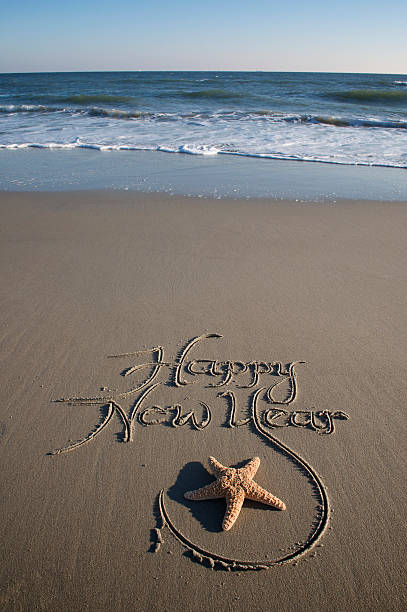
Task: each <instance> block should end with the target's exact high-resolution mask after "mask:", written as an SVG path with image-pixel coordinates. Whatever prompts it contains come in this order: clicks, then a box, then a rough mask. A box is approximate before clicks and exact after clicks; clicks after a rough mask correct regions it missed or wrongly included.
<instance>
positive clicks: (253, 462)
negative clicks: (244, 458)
mask: <svg viewBox="0 0 407 612" xmlns="http://www.w3.org/2000/svg"><path fill="white" fill-rule="evenodd" d="M259 465H260V459H259V457H253V459H250V461H249V462H248V463H247V464H246V465H244V466H243V467H242V468H239V469H238V472H239V475H240V476H241V477H242V478H245V479H246V478H247V479H248V480H251V479H252V478H253V477H254V475H255V473H256V472H257V470H258V469H259Z"/></svg>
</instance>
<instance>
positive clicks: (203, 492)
mask: <svg viewBox="0 0 407 612" xmlns="http://www.w3.org/2000/svg"><path fill="white" fill-rule="evenodd" d="M259 465H260V459H259V457H253V459H250V460H249V461H248V463H247V464H246V465H245V466H244V467H241V468H238V469H236V468H231V467H225V466H224V465H222V464H221V463H219V461H217V460H216V459H215V458H214V457H209V466H210V468H211V471H212V472H213V474H214V476H216V480H215V482H211V483H210V484H208V485H207V486H206V487H202V488H201V489H196V490H195V491H188V492H187V493H185V494H184V497H185V498H186V499H192V500H196V501H199V500H202V499H219V498H220V497H225V498H226V512H225V516H224V518H223V523H222V529H224V530H225V531H228V530H229V529H231V527H233V525H234V524H235V522H236V519H237V517H238V516H239V513H240V510H241V508H242V505H243V502H244V499H245V497H246V498H247V499H250V500H253V501H258V502H261V503H262V504H267V505H268V506H274V508H278V509H279V510H285V504H284V502H282V501H281V500H280V499H278V497H274V495H272V494H271V493H269V492H268V491H266V490H265V489H263V488H262V487H260V486H259V485H258V484H257V483H256V482H254V480H253V477H254V475H255V473H256V472H257V470H258V467H259Z"/></svg>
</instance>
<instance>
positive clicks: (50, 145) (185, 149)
mask: <svg viewBox="0 0 407 612" xmlns="http://www.w3.org/2000/svg"><path fill="white" fill-rule="evenodd" d="M30 148H31V149H62V150H63V149H66V150H71V149H91V150H95V151H101V152H105V151H111V152H115V151H116V152H119V151H159V152H163V153H178V154H188V155H211V156H212V155H236V156H240V157H253V158H260V159H275V160H281V161H298V162H313V163H324V164H334V165H341V166H366V167H381V168H399V169H407V164H405V163H391V162H388V163H387V162H383V161H374V162H369V161H365V160H360V159H355V160H338V159H334V158H331V159H327V158H324V157H320V156H318V155H312V154H310V155H296V154H288V153H287V154H284V153H279V152H275V153H271V152H270V153H254V152H247V151H238V150H224V149H221V148H220V147H216V146H212V145H199V144H183V145H177V146H173V147H169V146H137V145H126V144H120V145H119V144H117V145H108V144H97V143H92V142H83V141H81V140H80V139H76V140H75V141H74V142H71V143H57V142H47V143H35V142H25V143H19V144H17V143H15V144H7V145H5V144H0V149H9V150H17V149H30Z"/></svg>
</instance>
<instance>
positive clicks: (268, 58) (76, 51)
mask: <svg viewBox="0 0 407 612" xmlns="http://www.w3.org/2000/svg"><path fill="white" fill-rule="evenodd" d="M406 22H407V0H390V1H389V2H383V1H380V2H379V0H370V1H367V0H343V1H342V2H338V1H337V2H335V0H333V1H332V0H331V1H329V0H309V1H307V0H286V1H285V2H284V1H283V0H278V1H275V0H254V2H253V3H249V2H248V0H143V1H140V0H117V1H116V2H115V1H114V0H98V1H95V0H66V1H65V0H64V1H62V0H18V1H17V0H16V1H15V2H12V1H5V2H3V3H2V7H1V10H0V72H36V71H56V70H211V69H213V70H258V69H260V70H294V71H295V70H298V71H336V72H387V73H401V74H404V73H406V71H407V42H406V41H407V34H406Z"/></svg>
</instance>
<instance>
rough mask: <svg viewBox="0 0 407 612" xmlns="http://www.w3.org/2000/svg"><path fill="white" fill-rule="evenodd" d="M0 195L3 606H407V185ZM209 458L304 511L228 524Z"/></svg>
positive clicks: (247, 507) (250, 514)
mask: <svg viewBox="0 0 407 612" xmlns="http://www.w3.org/2000/svg"><path fill="white" fill-rule="evenodd" d="M0 207H1V218H2V224H1V245H0V248H1V267H2V285H1V303H2V321H1V381H2V389H3V393H2V397H3V401H2V404H1V417H0V420H1V423H0V432H1V439H0V453H1V460H2V463H1V465H2V471H1V491H2V493H1V509H2V521H1V531H2V535H1V542H2V547H1V550H2V573H1V594H0V604H1V608H2V609H4V610H37V609H38V610H47V611H48V610H67V611H81V612H84V611H86V610H89V611H94V610H157V611H164V610H191V611H192V610H213V609H216V610H219V611H223V610H224V611H226V610H238V611H240V610H242V611H243V610H244V611H252V610H253V611H254V610H260V609H263V610H279V611H291V610H301V611H303V610H304V611H305V610H307V611H308V610H309V611H313V612H314V611H315V610H332V611H333V610H335V611H344V610H386V611H387V610H404V609H405V608H406V603H407V602H406V592H405V570H406V563H405V549H406V531H405V528H406V486H405V473H406V443H405V440H406V419H405V410H406V408H405V404H406V398H407V384H406V365H407V356H406V344H407V343H406V335H405V329H406V296H407V282H406V281H407V240H406V227H407V206H406V204H405V203H375V202H348V201H343V202H338V203H336V204H335V205H330V204H301V203H292V202H277V201H269V200H259V201H257V200H250V201H243V200H241V201H228V200H222V201H212V200H204V199H187V198H181V197H179V198H178V197H172V198H169V197H165V196H155V195H143V194H137V193H127V194H123V193H114V192H82V193H49V194H38V193H25V194H23V193H21V194H17V193H9V194H6V193H3V194H1V197H0ZM215 333H216V334H219V335H222V337H221V338H220V337H210V338H208V337H206V338H202V339H201V340H200V341H199V342H196V343H195V344H194V345H193V346H191V348H190V350H189V352H188V353H187V354H186V355H185V360H184V362H183V365H182V364H181V365H179V367H178V370H177V369H176V368H174V364H177V363H179V362H180V358H181V356H182V353H183V352H185V348H186V347H187V345H188V343H189V342H191V341H192V340H193V339H194V338H196V337H198V336H201V335H205V334H215ZM158 347H161V350H159V349H158ZM152 348H156V349H157V350H156V351H151V350H150V351H149V350H148V349H152ZM141 349H142V350H145V351H146V352H145V353H141V354H136V355H127V356H123V357H115V358H109V357H108V356H109V355H118V354H122V355H123V354H125V353H135V352H136V351H138V350H141ZM199 360H201V361H199ZM202 360H203V361H202ZM158 361H160V363H161V364H162V365H158V366H154V365H150V366H148V365H146V366H145V367H144V368H139V369H136V370H134V371H132V370H131V369H129V368H132V367H133V366H136V365H142V364H144V363H149V362H150V363H151V362H153V363H157V362H158ZM295 361H305V363H299V364H297V365H295V366H293V367H292V368H291V370H290V368H289V367H288V369H287V370H285V369H284V367H286V368H287V366H286V364H290V363H292V362H295ZM228 362H230V363H229V365H228ZM253 362H257V365H256V363H253ZM277 363H281V364H282V366H281V369H280V374H278V372H279V369H278V368H279V366H278V365H276V364H277ZM211 368H212V369H211ZM232 369H233V371H234V373H233V374H232V375H231V379H230V380H227V377H228V371H229V370H232ZM256 369H257V370H259V376H258V379H257V377H256V373H255V372H256ZM188 370H189V371H188ZM194 370H195V371H197V370H202V371H205V372H206V374H205V373H204V374H196V375H192V374H191V373H190V372H191V371H194ZM285 371H286V372H287V373H286V374H284V372H285ZM290 372H291V375H290ZM124 373H127V376H123V375H121V374H124ZM211 373H212V375H211ZM229 378H230V376H229ZM149 379H150V380H149ZM222 381H225V382H226V384H225V385H223V386H219V387H213V386H212V387H211V386H210V385H211V384H212V385H213V384H218V385H221V383H222ZM143 382H144V383H147V384H145V385H144V386H143ZM183 382H186V383H194V384H182V383H183ZM276 382H280V384H279V385H278V387H274V388H273V389H272V390H271V391H270V394H269V395H270V398H269V400H267V397H266V395H265V392H266V389H267V388H269V387H270V386H271V385H273V384H275V383H276ZM155 385H156V386H155ZM249 385H252V386H251V387H250V386H249ZM295 385H296V387H295ZM137 387H140V389H137ZM247 387H248V388H247ZM225 392H226V395H223V396H221V395H219V394H220V393H225ZM143 394H144V396H143ZM92 397H93V398H95V397H96V398H99V397H100V398H101V399H99V400H98V399H95V400H88V401H87V402H86V401H85V400H82V402H81V401H78V400H75V399H73V400H72V401H71V402H56V401H55V400H58V399H61V398H92ZM103 398H104V399H103ZM270 399H271V400H272V402H274V403H271V401H270ZM138 400H139V402H138V404H137V401H138ZM253 402H255V403H256V405H255V408H253ZM233 403H234V405H235V413H234V416H233V415H232V407H233ZM135 404H136V406H135ZM177 406H178V408H177ZM136 409H137V410H136ZM132 410H133V415H134V419H133V421H132V422H131V423H130V416H131V414H132ZM191 411H193V416H194V418H195V421H194V420H193V417H192V416H191V417H190V418H189V419H188V420H187V419H186V418H185V417H187V416H188V414H189V413H190V412H191ZM279 411H280V412H279ZM321 411H327V412H324V413H322V412H321ZM316 413H319V414H316ZM110 415H111V418H110V420H109V417H110ZM345 415H347V416H348V417H349V418H348V419H346V418H344V417H345ZM311 416H312V418H313V420H312V421H311ZM341 416H342V417H343V418H340V417H341ZM209 417H210V421H209ZM232 417H233V418H232ZM245 419H248V421H247V422H246V423H245ZM153 421H159V424H151V425H147V423H152V422H153ZM103 424H105V426H104V427H102V425H103ZM233 425H240V426H238V427H237V426H233ZM277 425H287V426H284V427H279V426H277ZM295 425H298V426H295ZM301 425H305V426H301ZM332 425H334V426H335V431H334V432H330V431H331V428H332ZM98 427H99V428H100V429H98ZM318 427H320V428H321V429H320V430H318ZM92 433H93V435H92ZM130 437H131V440H129V441H128V442H127V443H126V442H125V441H126V439H129V438H130ZM81 440H82V441H83V444H80V445H79V446H77V447H75V446H74V445H75V444H76V442H78V441H81ZM278 441H280V443H281V444H282V446H279V442H278ZM70 446H74V447H73V448H71V449H69V447H70ZM63 448H68V451H67V452H60V453H56V454H50V453H51V452H52V451H55V450H58V449H63ZM210 455H213V456H214V457H216V458H217V459H218V460H219V461H220V462H222V463H223V464H224V465H228V466H229V465H234V466H236V465H237V464H239V463H240V462H242V461H244V460H246V459H249V458H251V457H254V456H258V457H260V459H261V464H260V467H259V470H258V472H257V474H256V476H255V480H256V482H258V483H259V484H260V485H261V486H263V487H265V488H266V489H268V490H269V491H271V492H272V493H273V494H274V495H276V496H277V497H279V498H280V499H282V500H283V501H284V502H285V504H286V506H287V510H286V511H285V512H281V511H278V510H274V509H271V508H269V507H266V506H262V505H260V504H257V503H254V502H245V504H244V506H243V509H242V511H241V514H240V516H239V518H238V520H237V522H236V524H235V525H234V527H233V528H232V529H231V531H230V532H222V531H221V529H220V526H221V522H222V516H223V513H224V508H225V503H224V500H216V501H200V502H193V501H187V500H185V499H184V498H183V494H184V492H185V491H188V490H190V489H194V488H198V487H201V486H203V485H205V484H208V483H209V482H211V481H212V480H213V478H212V477H211V476H209V474H208V472H207V470H206V469H205V467H203V466H206V465H207V459H208V457H209V456H210ZM301 458H302V459H301ZM161 489H163V490H164V493H163V500H164V504H165V509H166V512H167V513H168V516H167V520H168V522H169V525H168V526H167V527H163V525H162V517H161V516H160V510H159V507H158V506H157V496H158V494H159V492H160V490H161ZM161 527H163V528H161ZM155 529H156V530H155ZM171 529H172V531H173V533H172V532H171ZM175 530H177V531H175ZM174 532H175V533H176V534H178V536H179V538H181V539H182V538H185V539H184V540H183V542H184V544H185V545H186V547H184V546H183V544H182V542H180V541H179V540H177V539H176V538H175V537H174ZM161 539H162V540H163V542H162V543H161V542H159V540H161ZM154 549H157V550H156V552H155V553H154V552H153V551H154ZM303 553H305V554H303ZM222 559H226V560H227V561H224V562H223V563H224V565H222V564H220V563H219V561H220V560H222ZM281 559H287V560H288V561H290V562H289V563H286V564H282V565H278V564H277V565H275V562H278V561H279V560H281ZM233 560H238V561H239V562H243V565H244V564H246V565H248V566H250V568H251V569H250V568H249V569H245V568H242V567H241V564H242V563H240V565H238V566H237V567H231V564H233ZM256 563H257V564H260V565H271V567H270V568H269V569H267V570H258V571H256V569H253V568H255V567H256ZM211 565H214V569H211V567H210V566H211Z"/></svg>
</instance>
